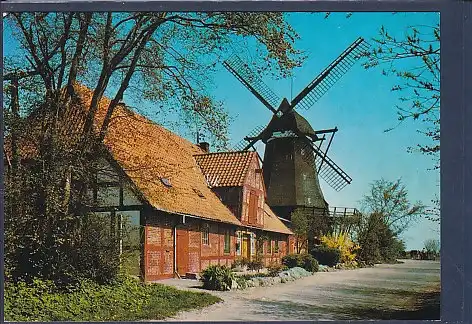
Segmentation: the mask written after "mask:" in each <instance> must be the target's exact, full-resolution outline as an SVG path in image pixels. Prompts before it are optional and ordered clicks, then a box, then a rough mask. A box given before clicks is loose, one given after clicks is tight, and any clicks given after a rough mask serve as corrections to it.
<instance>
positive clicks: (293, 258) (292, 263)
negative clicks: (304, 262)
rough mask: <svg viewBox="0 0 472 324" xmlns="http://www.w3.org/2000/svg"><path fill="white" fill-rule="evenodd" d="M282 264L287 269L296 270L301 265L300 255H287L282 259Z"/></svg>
mask: <svg viewBox="0 0 472 324" xmlns="http://www.w3.org/2000/svg"><path fill="white" fill-rule="evenodd" d="M282 264H283V265H285V266H286V267H287V268H295V267H298V266H299V264H300V254H287V255H286V256H284V257H283V258H282Z"/></svg>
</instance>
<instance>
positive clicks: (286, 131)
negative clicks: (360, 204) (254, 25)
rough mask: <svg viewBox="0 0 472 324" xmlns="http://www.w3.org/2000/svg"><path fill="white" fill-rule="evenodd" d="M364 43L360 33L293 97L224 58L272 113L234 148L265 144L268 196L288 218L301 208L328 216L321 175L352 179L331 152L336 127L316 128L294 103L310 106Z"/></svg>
mask: <svg viewBox="0 0 472 324" xmlns="http://www.w3.org/2000/svg"><path fill="white" fill-rule="evenodd" d="M366 49H367V45H366V43H365V42H364V40H363V39H362V38H358V39H357V40H356V41H355V42H353V43H352V44H351V45H350V46H349V47H348V48H347V49H346V50H344V51H343V52H342V53H341V55H339V56H338V57H337V58H336V59H335V60H334V61H333V62H332V63H331V64H329V65H328V66H327V67H326V68H325V69H324V70H323V71H322V72H321V73H320V74H319V75H318V76H317V77H316V78H315V79H314V80H313V81H312V82H311V83H310V84H309V85H308V86H307V87H306V88H305V89H303V90H302V91H301V92H300V93H299V94H298V95H297V96H296V97H295V98H294V99H293V100H292V101H290V102H289V101H288V100H287V99H283V100H282V101H280V99H279V98H278V96H277V95H275V94H274V93H273V92H272V91H271V90H270V89H269V88H268V87H267V86H266V85H265V84H264V83H263V82H262V80H261V79H260V78H259V77H258V76H257V74H255V73H254V72H253V71H251V69H250V68H249V67H248V65H247V64H245V63H243V62H242V61H241V59H239V57H237V56H236V55H233V56H232V57H231V58H230V59H229V60H227V61H225V62H224V63H223V65H224V66H225V67H226V68H227V69H228V70H229V71H230V72H231V73H232V74H233V75H234V76H235V77H236V78H237V79H238V80H239V81H241V83H242V84H243V85H244V86H246V88H248V89H249V91H251V92H252V93H253V94H254V95H255V96H256V97H257V98H258V99H259V100H260V101H261V102H262V103H263V104H264V106H266V107H267V108H268V109H269V110H270V111H272V113H273V116H272V119H271V121H270V122H269V124H268V125H267V126H265V127H258V128H256V129H255V130H254V131H253V132H251V134H250V135H248V136H246V137H245V138H244V140H243V141H242V142H241V144H242V145H241V144H240V145H239V146H238V147H236V148H235V149H236V150H247V149H250V148H253V149H254V144H255V143H256V142H258V141H262V142H263V143H264V144H265V151H264V161H263V174H264V182H265V186H266V192H267V201H268V204H269V206H270V207H271V208H272V209H273V210H274V212H275V213H276V214H277V215H278V216H279V217H281V218H283V219H286V220H290V219H291V215H292V213H293V212H294V211H295V210H297V209H301V210H303V211H304V212H305V213H306V212H308V213H309V214H312V215H321V216H328V215H329V211H328V204H327V202H326V201H325V199H324V195H323V192H322V191H321V187H320V183H319V178H322V179H323V180H325V181H326V182H327V183H328V185H330V186H331V187H332V188H334V189H335V190H337V191H339V190H341V189H342V188H344V187H345V186H346V185H348V184H350V183H351V181H352V179H351V178H350V177H349V176H348V175H347V174H346V172H344V171H343V170H342V169H341V168H340V167H339V166H338V165H337V164H336V163H335V162H334V161H333V160H332V159H331V158H330V157H329V156H328V155H327V153H328V150H329V148H330V145H331V142H332V140H333V136H334V134H335V133H336V132H337V131H338V129H337V128H336V127H335V128H332V129H324V130H314V129H313V128H312V127H311V125H310V124H309V123H308V121H307V120H306V119H305V118H303V117H302V116H301V115H300V114H299V113H298V112H297V111H296V110H295V109H297V108H300V109H308V108H310V107H311V106H312V105H313V104H314V103H315V102H316V101H317V100H318V99H319V98H320V97H321V96H323V95H324V94H325V93H326V92H327V91H328V89H329V88H330V87H331V86H333V85H334V83H335V82H336V81H337V80H339V79H340V77H341V76H342V75H343V74H344V73H346V72H347V71H348V70H349V69H350V68H351V67H352V66H353V65H354V63H355V62H356V61H357V60H358V59H359V57H360V56H361V54H362V52H363V51H365V50H366ZM277 105H278V108H277V109H276V108H275V107H277ZM329 134H330V135H331V136H330V138H329V140H328V141H326V140H327V139H328V138H327V137H326V136H327V135H329ZM323 145H324V147H323Z"/></svg>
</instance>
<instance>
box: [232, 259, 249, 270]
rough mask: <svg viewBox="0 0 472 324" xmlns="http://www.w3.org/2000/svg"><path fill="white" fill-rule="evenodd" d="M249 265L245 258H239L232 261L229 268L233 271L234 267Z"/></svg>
mask: <svg viewBox="0 0 472 324" xmlns="http://www.w3.org/2000/svg"><path fill="white" fill-rule="evenodd" d="M248 264H249V260H248V259H247V258H240V259H236V260H234V262H233V263H232V264H231V268H232V269H234V268H236V267H245V266H247V265H248Z"/></svg>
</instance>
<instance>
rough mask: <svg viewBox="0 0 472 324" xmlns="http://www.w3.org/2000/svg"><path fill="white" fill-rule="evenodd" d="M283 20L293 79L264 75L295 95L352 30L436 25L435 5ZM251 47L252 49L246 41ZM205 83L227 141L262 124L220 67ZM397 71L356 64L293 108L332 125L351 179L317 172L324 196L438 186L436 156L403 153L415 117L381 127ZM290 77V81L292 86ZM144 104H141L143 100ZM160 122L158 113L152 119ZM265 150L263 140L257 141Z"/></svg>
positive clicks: (389, 114) (418, 138) (339, 159)
mask: <svg viewBox="0 0 472 324" xmlns="http://www.w3.org/2000/svg"><path fill="white" fill-rule="evenodd" d="M288 19H289V22H290V23H291V25H292V26H293V27H294V28H295V30H296V31H297V32H298V33H299V34H300V37H301V39H300V40H299V41H298V42H297V43H296V46H297V48H299V49H301V50H303V51H305V54H307V56H308V57H307V60H306V61H305V62H304V64H303V66H302V67H301V68H297V69H295V71H294V76H293V78H292V79H285V80H271V79H269V78H266V79H264V81H265V82H266V84H267V85H268V86H269V87H270V88H271V89H273V90H274V92H276V93H277V94H278V95H279V97H281V98H282V97H287V98H288V99H290V98H291V93H293V96H295V95H297V94H298V92H300V91H301V90H302V89H303V88H304V87H305V86H306V85H307V84H308V83H309V82H310V81H311V80H312V79H313V78H314V77H315V76H316V75H317V74H318V73H319V72H320V71H321V70H322V69H323V68H324V67H326V66H327V65H328V64H329V63H330V62H331V61H332V60H333V59H335V58H336V57H337V56H338V55H339V54H340V53H341V52H342V51H343V50H344V49H345V48H346V47H347V46H348V45H350V44H351V43H352V42H353V41H354V40H355V39H356V38H357V37H359V36H362V37H364V38H365V39H366V40H368V41H370V38H372V37H375V36H377V35H378V31H379V28H380V26H381V25H383V26H384V27H385V28H386V29H387V30H388V31H389V33H391V34H392V35H398V36H401V35H403V34H404V33H405V31H406V29H407V27H408V26H412V25H429V26H431V25H435V24H436V23H437V22H438V21H439V14H438V13H397V14H392V13H374V12H372V13H354V14H353V15H352V16H351V17H350V18H346V14H345V13H332V14H331V15H330V17H329V18H328V19H325V18H324V14H322V13H320V14H313V13H291V14H289V15H288ZM16 45H17V44H16V43H15V42H12V41H9V40H8V36H7V35H4V54H8V53H12V52H13V51H15V47H16ZM249 51H251V49H250V48H249ZM214 81H215V82H214V88H213V89H211V92H212V94H213V95H214V96H215V97H216V99H219V100H222V101H223V102H224V105H225V107H226V109H227V110H228V111H229V113H230V115H231V116H232V117H233V118H234V122H233V123H232V125H231V126H230V135H231V141H232V142H233V143H236V142H239V141H240V140H241V139H242V138H243V137H244V136H245V135H247V134H248V133H249V132H250V131H251V130H252V129H254V128H255V127H256V126H259V125H264V124H267V123H268V122H269V120H270V118H271V112H270V111H269V110H268V109H267V108H265V107H264V106H263V105H262V104H261V103H260V102H259V101H258V99H257V98H255V97H254V96H253V95H252V94H251V93H250V92H249V91H248V90H247V89H246V88H245V87H244V86H243V85H242V84H241V83H239V81H237V80H236V79H235V78H234V77H233V76H232V75H231V74H230V73H229V72H227V71H226V70H225V69H224V68H223V67H221V69H220V70H219V71H218V72H217V73H216V75H215V77H214ZM395 83H396V79H395V77H385V76H383V75H382V74H381V69H377V68H374V69H370V70H365V69H364V68H363V67H362V66H361V65H360V64H357V65H355V66H354V67H353V68H352V69H351V70H350V71H349V72H348V73H347V74H346V75H344V76H343V77H342V78H341V79H340V80H339V81H338V82H337V83H336V84H335V85H334V86H333V87H332V88H331V89H330V90H329V91H328V92H327V93H326V94H325V95H324V96H323V97H322V98H321V99H320V100H319V101H318V102H317V103H316V104H315V105H314V106H313V107H312V108H311V109H309V110H307V111H304V110H303V111H299V112H300V113H301V114H302V116H304V117H305V118H306V119H307V120H308V121H309V122H310V123H311V125H312V126H313V128H314V129H315V130H316V129H325V128H332V127H334V126H337V127H338V128H339V131H338V133H337V134H336V135H335V138H334V141H333V144H332V146H331V148H330V153H329V155H330V157H331V158H332V159H333V160H334V161H335V162H336V163H337V164H338V165H340V166H341V167H342V168H343V169H344V170H345V171H346V172H347V173H348V174H349V175H350V176H351V177H352V178H353V182H352V184H351V185H349V186H347V187H346V188H344V189H343V190H342V191H341V192H336V191H334V190H333V189H331V187H329V186H328V185H327V184H326V183H325V182H323V180H320V184H321V187H322V189H323V192H324V195H325V198H326V200H327V202H328V203H329V204H330V205H331V206H342V207H358V205H359V204H358V202H359V200H360V199H362V196H363V195H364V194H365V193H367V192H368V191H369V186H370V184H371V183H372V182H373V181H374V180H378V179H380V178H382V177H383V178H385V179H387V180H392V181H394V180H396V179H398V178H401V179H402V180H403V183H404V184H405V185H406V187H407V189H408V191H409V197H410V200H412V201H416V200H421V201H423V203H425V204H430V201H431V199H433V198H434V195H435V194H437V193H439V187H438V183H439V172H437V171H434V172H433V171H428V169H430V168H432V167H433V164H434V161H433V160H432V159H431V157H429V156H424V155H421V154H419V153H408V152H407V147H409V146H415V145H416V144H417V143H421V142H423V141H424V137H423V136H422V135H421V134H418V133H417V129H418V128H419V127H421V126H422V124H421V123H419V122H413V121H410V122H405V123H403V124H402V125H401V126H399V127H398V128H396V129H395V130H393V131H391V132H387V133H385V132H384V130H385V129H387V128H390V127H392V126H395V125H396V123H397V115H396V110H395V108H394V106H395V104H399V103H400V102H399V94H397V93H392V92H391V91H390V89H391V88H392V86H393V85H394V84H395ZM292 85H293V86H292ZM144 109H146V108H144ZM156 122H159V120H156ZM258 150H259V151H260V154H261V155H263V151H262V150H263V147H258ZM438 237H439V226H438V224H435V223H432V222H430V221H427V220H420V221H418V222H417V223H415V224H413V225H412V226H411V228H410V229H409V230H407V231H406V232H405V233H404V234H403V239H404V240H405V241H406V243H407V249H421V248H422V247H423V242H424V240H426V239H429V238H438Z"/></svg>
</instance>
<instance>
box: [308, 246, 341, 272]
mask: <svg viewBox="0 0 472 324" xmlns="http://www.w3.org/2000/svg"><path fill="white" fill-rule="evenodd" d="M311 255H312V256H313V257H314V258H315V259H316V260H318V262H319V263H320V264H322V265H326V266H329V267H334V266H335V265H336V264H338V263H339V262H340V261H341V251H340V250H339V249H337V248H332V247H327V246H325V245H319V246H316V247H315V248H313V250H311Z"/></svg>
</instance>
